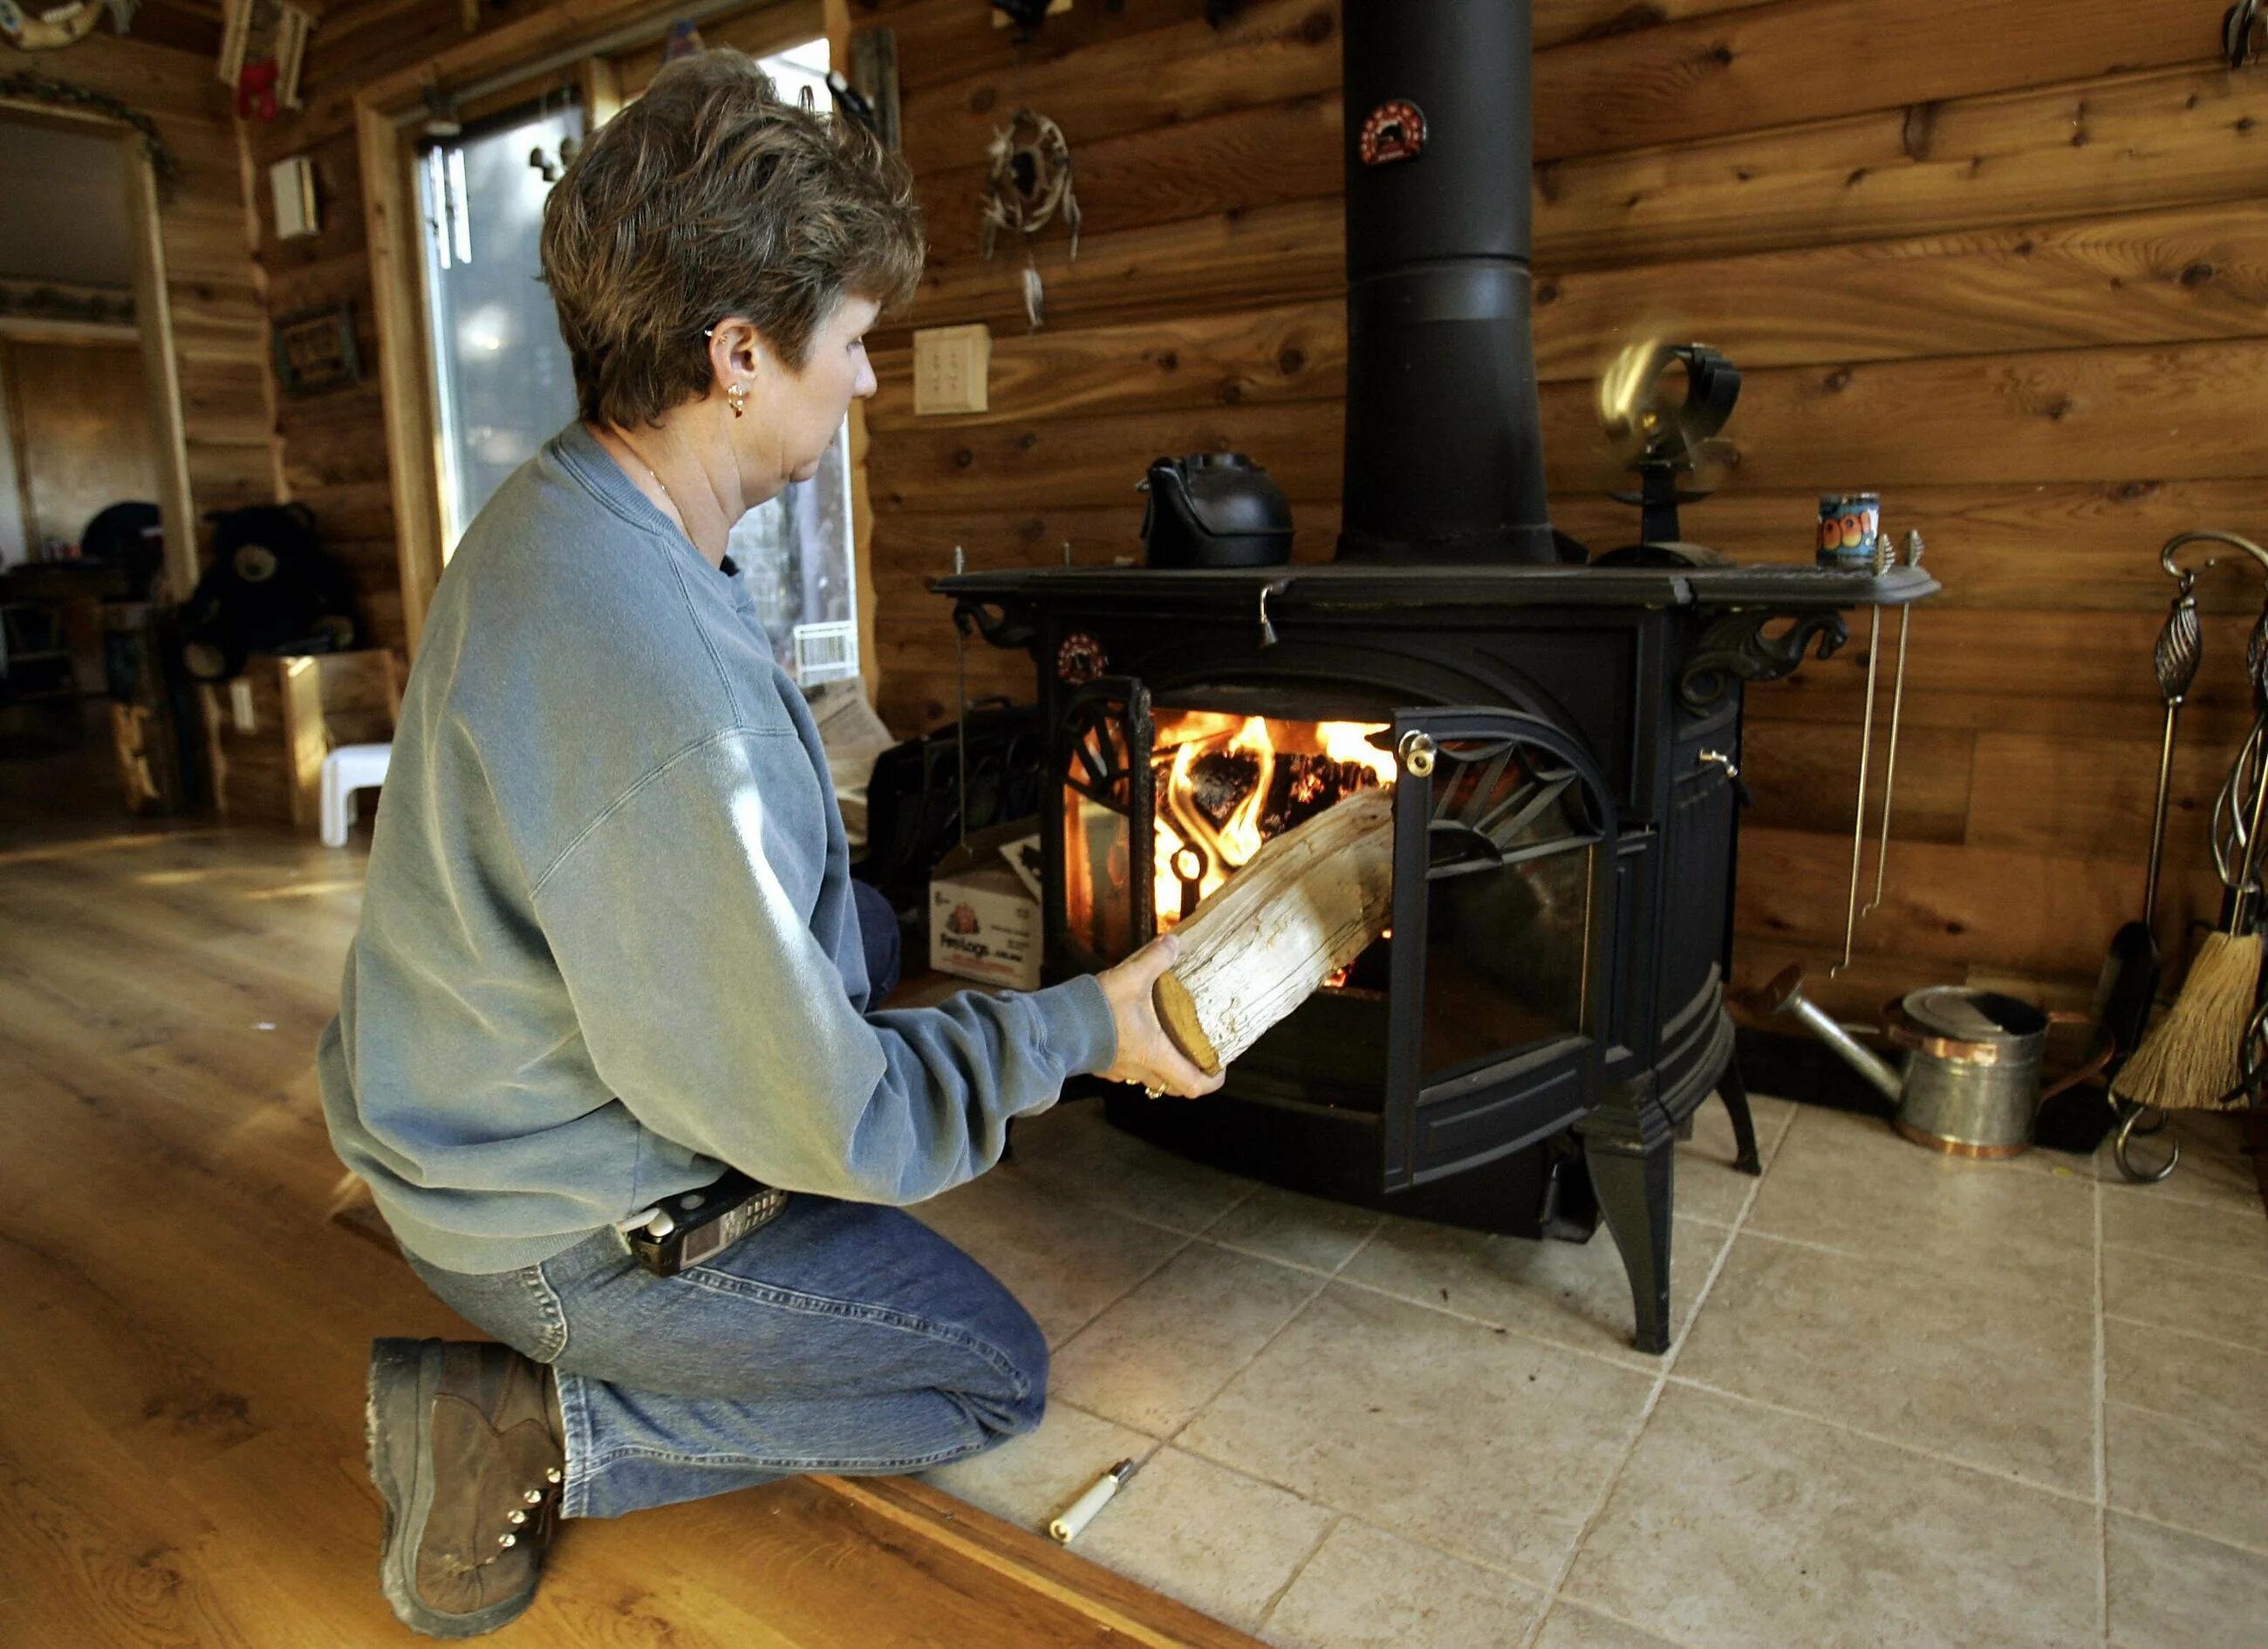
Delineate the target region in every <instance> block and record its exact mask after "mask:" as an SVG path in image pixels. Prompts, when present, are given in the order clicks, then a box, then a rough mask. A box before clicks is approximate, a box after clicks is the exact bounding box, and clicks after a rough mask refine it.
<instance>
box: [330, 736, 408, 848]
mask: <svg viewBox="0 0 2268 1649" xmlns="http://www.w3.org/2000/svg"><path fill="white" fill-rule="evenodd" d="M393 757H394V747H393V746H392V745H390V744H342V745H341V746H340V747H338V748H337V749H335V750H334V751H332V752H331V753H330V755H327V756H325V757H324V758H323V841H324V843H326V844H327V845H328V846H331V847H335V848H342V847H344V846H345V845H346V844H347V831H348V829H349V828H351V827H352V825H353V824H354V821H355V792H356V791H358V790H369V789H371V788H372V786H374V785H379V784H385V783H386V769H387V763H388V762H391V761H392V760H393Z"/></svg>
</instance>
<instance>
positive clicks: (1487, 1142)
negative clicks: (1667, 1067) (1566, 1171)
mask: <svg viewBox="0 0 2268 1649" xmlns="http://www.w3.org/2000/svg"><path fill="white" fill-rule="evenodd" d="M1388 737H1390V739H1391V740H1392V743H1391V746H1390V747H1391V748H1392V749H1393V751H1394V752H1395V757H1396V760H1397V762H1398V763H1399V766H1400V769H1401V776H1400V778H1399V780H1398V782H1397V784H1396V786H1395V822H1394V836H1395V840H1394V936H1393V953H1392V965H1391V975H1390V977H1391V990H1390V997H1391V1007H1390V1012H1391V1014H1392V1017H1393V1027H1394V1030H1393V1043H1392V1048H1393V1052H1392V1056H1391V1058H1390V1062H1389V1064H1388V1088H1387V1093H1386V1107H1385V1112H1384V1116H1383V1122H1384V1127H1383V1129H1382V1130H1381V1132H1382V1137H1383V1144H1384V1152H1385V1161H1384V1170H1385V1189H1388V1190H1396V1189H1402V1188H1403V1187H1407V1186H1412V1185H1421V1184H1424V1183H1425V1182H1427V1181H1429V1180H1432V1179H1437V1178H1440V1177H1441V1176H1442V1175H1445V1174H1456V1173H1460V1172H1462V1171H1463V1170H1465V1169H1468V1168H1471V1167H1476V1166H1477V1165H1478V1164H1481V1163H1484V1162H1486V1161H1489V1160H1490V1159H1492V1158H1496V1157H1499V1156H1501V1155H1503V1154H1504V1153H1505V1152H1509V1151H1514V1150H1517V1149H1518V1148H1519V1147H1521V1145H1527V1144H1528V1143H1529V1142H1530V1141H1532V1140H1535V1139H1537V1138H1540V1137H1543V1136H1545V1135H1548V1134H1551V1133H1555V1132H1557V1131H1558V1130H1561V1129H1564V1128H1565V1127H1566V1126H1567V1125H1568V1124H1570V1123H1572V1122H1573V1121H1575V1120H1576V1119H1577V1118H1578V1117H1580V1116H1581V1115H1583V1114H1584V1113H1585V1112H1586V1111H1587V1110H1589V1109H1590V1108H1592V1107H1594V1106H1595V1105H1596V1104H1597V1103H1598V1100H1599V1095H1600V1093H1601V1072H1602V1065H1603V1059H1604V1051H1603V1050H1604V1048H1605V1046H1606V1045H1607V1043H1608V1042H1609V1041H1610V1038H1609V1036H1608V1035H1607V1034H1606V1033H1607V1030H1608V1029H1609V1027H1606V1026H1604V1025H1603V1024H1602V1022H1601V1021H1602V1019H1603V1018H1604V1016H1605V1012H1606V1004H1607V1002H1608V991H1609V981H1610V980H1611V978H1612V965H1613V957H1612V955H1611V952H1612V949H1613V946H1614V937H1613V936H1614V934H1615V931H1616V929H1615V923H1614V911H1613V901H1614V858H1615V851H1614V843H1615V839H1616V834H1615V833H1616V826H1615V807H1614V799H1613V796H1612V793H1611V792H1610V791H1609V789H1608V788H1607V785H1606V783H1605V781H1604V780H1603V779H1602V777H1600V775H1599V772H1598V769H1597V768H1596V767H1595V766H1594V765H1593V763H1592V762H1591V760H1590V758H1589V756H1588V755H1586V754H1585V752H1584V751H1583V749H1582V748H1581V747H1580V745H1579V744H1577V742H1576V741H1575V740H1572V738H1570V737H1569V736H1568V735H1567V734H1565V732H1561V731H1560V730H1559V729H1557V727H1554V726H1552V725H1550V723H1548V722H1544V721H1540V720H1538V719H1536V718H1534V717H1532V716H1527V715H1522V714H1521V713H1519V712H1517V711H1514V710H1490V709H1440V710H1401V711H1397V712H1396V713H1395V718H1394V725H1393V728H1392V731H1391V732H1390V734H1389V735H1388Z"/></svg>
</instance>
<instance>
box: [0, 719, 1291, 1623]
mask: <svg viewBox="0 0 2268 1649" xmlns="http://www.w3.org/2000/svg"><path fill="white" fill-rule="evenodd" d="M105 755H106V756H107V753H105ZM362 864H363V858H362V852H361V850H360V848H359V847H357V848H355V849H350V850H345V851H342V852H331V851H328V850H324V849H322V848H321V847H320V846H318V845H316V844H314V843H303V842H300V841H298V840H295V839H292V838H289V837H284V836H276V835H273V834H269V833H265V832H254V831H233V832H232V831H227V830H222V829H218V828H212V827H210V826H195V825H192V826H176V827H172V828H151V827H148V826H144V825H140V824H136V823H135V822H133V821H129V820H127V819H126V818H125V816H124V815H123V814H122V813H119V812H118V811H117V808H116V803H115V799H114V793H113V792H112V791H110V789H109V788H108V785H107V774H106V773H104V771H103V770H102V769H101V768H100V767H99V766H97V765H94V764H93V762H92V758H91V757H89V756H85V755H82V756H81V757H79V758H77V759H70V758H64V759H50V760H48V761H44V762H23V761H9V762H0V1141H4V1142H5V1143H4V1145H0V1300H4V1301H5V1305H4V1307H0V1378H4V1380H5V1392H6V1397H5V1401H4V1402H0V1645H6V1649H48V1646H49V1645H55V1646H56V1649H63V1646H65V1645H69V1646H70V1649H81V1646H88V1649H92V1646H93V1645H158V1644H168V1645H189V1644H195V1645H225V1646H232V1649H233V1646H237V1645H290V1646H291V1649H315V1646H317V1645H361V1644H387V1643H399V1642H403V1641H408V1640H409V1637H408V1634H407V1633H406V1632H404V1631H402V1630H401V1628H400V1627H398V1626H397V1625H395V1623H394V1620H393V1618H392V1616H390V1615H389V1614H388V1613H387V1609H386V1606H385V1604H384V1603H383V1601H381V1600H380V1598H379V1591H378V1586H377V1584H376V1551H377V1540H378V1528H379V1508H378V1500H377V1496H376V1494H375V1492H374V1491H372V1488H371V1486H370V1484H369V1482H368V1480H367V1478H366V1477H365V1472H364V1465H363V1438H362V1380H363V1369H364V1362H365V1355H366V1352H367V1350H368V1345H369V1342H370V1340H371V1339H372V1336H376V1335H381V1334H409V1335H417V1334H441V1335H449V1334H469V1332H470V1331H469V1330H468V1329H466V1328H465V1327H464V1325H463V1324H461V1323H460V1322H459V1321H457V1320H456V1319H455V1318H454V1317H453V1315H452V1314H451V1313H450V1312H449V1311H447V1310H446V1308H445V1307H442V1306H440V1305H439V1304H438V1303H437V1302H435V1301H434V1300H433V1299H431V1297H430V1296H428V1295H427V1294H426V1293H425V1292H424V1291H423V1288H422V1287H421V1286H420V1285H418V1283H417V1282H416V1279H415V1278H414V1277H412V1276H411V1275H410V1274H409V1271H408V1270H406V1269H405V1268H404V1267H403V1266H402V1265H401V1263H400V1262H399V1261H398V1260H397V1259H395V1258H394V1256H393V1255H389V1254H387V1253H386V1252H383V1251H382V1250H381V1249H380V1248H378V1247H376V1246H374V1245H372V1243H370V1242H368V1241H365V1240H360V1239H358V1238H357V1237H355V1236H354V1235H352V1234H350V1233H348V1232H347V1231H345V1230H344V1229H342V1227H341V1226H337V1225H335V1224H333V1223H331V1222H329V1221H328V1220H327V1219H326V1218H325V1217H324V1216H325V1211H326V1208H327V1207H328V1204H329V1202H330V1199H331V1196H332V1194H333V1190H334V1188H335V1185H336V1184H337V1182H338V1178H339V1168H338V1165H337V1163H336V1161H335V1159H334V1158H333V1157H332V1155H331V1152H330V1147H329V1144H328V1139H327V1138H326V1137H325V1134H324V1130H323V1125H322V1121H321V1116H320V1109H319V1108H318V1105H317V1102H316V1097H315V1089H314V1079H313V1070H312V1056H313V1048H314V1044H315V1039H316V1036H317V1034H318V1033H319V1032H320V1029H321V1027H322V1025H323V1023H324V1021H325V1020H327V1019H328V1017H329V1015H330V1014H331V1012H333V1010H334V1008H335V1005H336V1002H337V991H338V974H339V965H340V961H341V960H342V956H343V954H344V952H345V947H346V944H347V941H348V939H349V937H350V934H351V932H352V931H353V926H354V922H355V917H356V911H357V905H358V903H359V901H360V897H361V882H362V877H361V872H362ZM503 1638H504V1641H507V1642H512V1641H517V1642H520V1643H528V1644H541V1645H547V1646H548V1645H608V1649H623V1646H625V1645H649V1644H650V1645H672V1649H698V1646H700V1645H733V1646H734V1649H804V1646H806V1645H808V1646H810V1649H821V1646H826V1649H836V1646H840V1649H851V1646H853V1645H856V1646H857V1649H873V1646H875V1645H938V1646H939V1649H945V1646H946V1645H951V1646H952V1649H974V1646H976V1645H1004V1646H1006V1649H1017V1646H1020V1645H1033V1646H1035V1649H1037V1646H1038V1645H1048V1646H1049V1649H1056V1646H1057V1645H1088V1644H1093V1645H1101V1644H1104V1643H1106V1642H1107V1643H1110V1644H1114V1645H1123V1644H1143V1645H1160V1646H1162V1645H1182V1644H1190V1645H1223V1646H1226V1645H1242V1644H1248V1643H1250V1642H1252V1641H1253V1640H1251V1639H1248V1638H1244V1637H1242V1636H1241V1634H1238V1633H1235V1632H1232V1631H1228V1630H1226V1628H1223V1627H1220V1626H1218V1625H1216V1624H1215V1623H1211V1622H1210V1621H1207V1620H1205V1619H1204V1618H1203V1617H1202V1616H1197V1615H1195V1614H1193V1613H1191V1612H1190V1611H1189V1610H1187V1609H1182V1607H1181V1606H1179V1605H1177V1604H1174V1603H1171V1602H1168V1601H1166V1600H1163V1599H1160V1598H1158V1597H1156V1596H1155V1595H1154V1594H1150V1593H1147V1592H1145V1591H1142V1590H1141V1589H1139V1588H1138V1587H1136V1586H1132V1585H1130V1583H1128V1582H1126V1581H1123V1580H1121V1579H1117V1578H1116V1577H1115V1576H1112V1575H1110V1574H1108V1573H1107V1572H1104V1571H1102V1570H1101V1569H1099V1568H1096V1567H1095V1566H1094V1565H1093V1564H1088V1563H1086V1562H1085V1561H1084V1560H1083V1559H1081V1558H1079V1557H1076V1556H1073V1555H1071V1554H1069V1553H1066V1552H1064V1551H1061V1550H1058V1549H1057V1548H1055V1547H1054V1546H1052V1545H1051V1544H1050V1543H1049V1542H1046V1541H1045V1540H1044V1539H1042V1538H1040V1537H1037V1536H1035V1535H1029V1534H1027V1533H1025V1532H1024V1531H1021V1530H1019V1529H1016V1528H1011V1527H1010V1526H1008V1525H1006V1524H1005V1523H1000V1522H998V1521H997V1520H994V1519H991V1518H990V1517H988V1516H986V1515H985V1514H983V1513H979V1512H976V1511H974V1510H972V1509H970V1508H967V1507H963V1506H961V1505H958V1504H957V1503H955V1502H954V1501H951V1500H949V1499H947V1498H945V1497H944V1496H942V1495H941V1494H939V1493H938V1492H937V1491H933V1490H931V1489H928V1488H925V1487H924V1486H923V1485H920V1484H917V1483H905V1482H902V1481H899V1480H880V1481H868V1482H865V1483H845V1482H838V1481H835V1480H829V1479H823V1478H822V1479H806V1480H803V1481H800V1482H796V1483H784V1484H780V1485H777V1486H775V1487H773V1488H770V1489H766V1490H760V1491H749V1492H747V1493H743V1494H738V1495H733V1496H728V1497H725V1498H720V1499H717V1500H712V1501H708V1502H704V1503H701V1504H698V1505H688V1506H679V1507H671V1508H667V1509H665V1510H662V1511H657V1512H651V1513H642V1514H640V1515H638V1516H636V1517H631V1518H627V1519H623V1520H619V1521H614V1522H573V1523H570V1524H568V1525H567V1526H566V1528H564V1530H563V1534H562V1535H561V1537H560V1541H559V1544H558V1546H557V1548H556V1550H555V1553H554V1560H553V1567H552V1570H551V1572H550V1574H549V1576H548V1577H547V1579H546V1580H545V1583H544V1587H543V1591H542V1594H541V1597H540V1598H539V1600H538V1601H537V1602H536V1604H535V1606H534V1609H532V1610H531V1611H530V1612H529V1613H528V1615H527V1616H525V1617H524V1618H523V1620H522V1621H521V1622H520V1623H518V1624H517V1625H515V1626H513V1627H512V1628H509V1629H507V1631H506V1632H505V1633H504V1634H503Z"/></svg>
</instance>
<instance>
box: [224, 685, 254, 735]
mask: <svg viewBox="0 0 2268 1649" xmlns="http://www.w3.org/2000/svg"><path fill="white" fill-rule="evenodd" d="M228 709H229V714H230V716H231V717H232V718H233V719H234V720H235V722H236V730H237V732H259V731H260V718H259V717H258V716H256V715H254V713H253V710H252V683H251V682H249V681H246V680H245V679H244V678H243V677H242V676H238V677H237V678H236V679H235V680H233V681H231V682H230V683H229V684H228Z"/></svg>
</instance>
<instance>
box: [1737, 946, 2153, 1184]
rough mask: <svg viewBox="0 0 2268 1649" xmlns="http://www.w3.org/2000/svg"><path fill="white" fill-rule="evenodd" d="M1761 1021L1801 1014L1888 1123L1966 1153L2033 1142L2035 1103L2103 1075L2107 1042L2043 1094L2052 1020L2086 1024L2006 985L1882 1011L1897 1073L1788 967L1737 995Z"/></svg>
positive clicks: (1928, 993) (2014, 1149) (1902, 1001)
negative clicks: (1898, 1060) (1876, 1099)
mask: <svg viewBox="0 0 2268 1649" xmlns="http://www.w3.org/2000/svg"><path fill="white" fill-rule="evenodd" d="M1741 1002H1742V1005H1743V1006H1744V1007H1746V1008H1747V1009H1748V1010H1749V1012H1752V1013H1754V1014H1756V1016H1757V1017H1758V1018H1760V1019H1761V1018H1769V1017H1771V1015H1773V1014H1778V1013H1786V1014H1790V1015H1793V1017H1794V1018H1796V1019H1797V1020H1800V1021H1802V1023H1803V1025H1804V1026H1805V1027H1806V1028H1808V1029H1809V1030H1810V1031H1812V1032H1813V1033H1814V1034H1816V1035H1817V1036H1818V1038H1819V1040H1820V1041H1822V1042H1825V1043H1826V1044H1827V1045H1828V1046H1829V1047H1830V1048H1831V1049H1834V1050H1835V1051H1836V1052H1837V1054H1840V1055H1841V1056H1843V1061H1844V1063H1845V1064H1847V1065H1849V1066H1850V1067H1851V1068H1852V1070H1853V1071H1857V1072H1858V1073H1859V1075H1860V1076H1862V1077H1864V1078H1866V1079H1867V1081H1868V1082H1869V1083H1870V1084H1872V1085H1873V1086H1874V1087H1875V1088H1876V1089H1878V1090H1880V1092H1881V1094H1882V1095H1883V1097H1884V1098H1886V1099H1888V1100H1889V1101H1890V1103H1891V1104H1892V1106H1894V1107H1895V1108H1896V1109H1895V1110H1894V1111H1893V1113H1892V1115H1891V1118H1890V1125H1891V1126H1892V1127H1894V1128H1896V1130H1898V1132H1899V1133H1901V1134H1903V1135H1904V1136H1905V1137H1907V1138H1908V1139H1911V1140H1912V1141H1913V1142H1914V1143H1915V1144H1916V1145H1927V1146H1929V1147H1930V1148H1931V1149H1932V1150H1933V1151H1943V1152H1949V1153H1951V1154H1953V1155H1955V1156H1963V1157H2013V1156H2016V1155H2019V1154H2020V1153H2021V1152H2026V1151H2029V1150H2030V1149H2031V1144H2032V1119H2033V1117H2034V1115H2036V1114H2037V1112H2038V1110H2039V1108H2040V1106H2041V1104H2042V1103H2043V1101H2047V1100H2051V1099H2053V1098H2054V1097H2055V1096H2056V1095H2057V1094H2058V1093H2062V1092H2063V1091H2064V1090H2065V1089H2066V1088H2070V1087H2074V1086H2078V1085H2079V1084H2080V1083H2082V1082H2086V1081H2089V1080H2099V1079H2100V1078H2101V1077H2102V1071H2103V1070H2104V1068H2105V1067H2106V1066H2107V1065H2108V1064H2110V1059H2111V1052H2110V1050H2109V1049H2104V1050H2103V1051H2102V1052H2100V1053H2098V1054H2097V1055H2096V1056H2095V1057H2094V1058H2093V1059H2091V1060H2089V1061H2088V1062H2087V1063H2086V1064H2083V1065H2081V1066H2080V1068H2079V1069H2078V1070H2076V1071H2070V1072H2068V1073H2067V1074H2066V1075H2065V1076H2063V1077H2061V1078H2058V1080H2057V1081H2056V1083H2055V1085H2054V1086H2052V1087H2051V1088H2049V1089H2048V1090H2047V1092H2046V1093H2042V1092H2041V1091H2040V1062H2041V1057H2042V1055H2043V1053H2044V1052H2045V1050H2046V1047H2047V1039H2048V1027H2050V1026H2051V1025H2087V1024H2091V1023H2093V1021H2092V1020H2090V1019H2089V1018H2088V1016H2087V1015H2086V1014H2084V1013H2066V1012H2049V1011H2048V1010H2047V1009H2045V1008H2041V1007H2037V1006H2035V1005H2033V1004H2031V1003H2029V1002H2027V1001H2025V1000H2024V999H2023V998H2022V997H2012V996H2009V995H2007V993H2006V992H2004V991H1999V990H1977V989H1975V988H1973V987H1971V986H1968V985H1929V986H1926V987H1925V988H1923V989H1922V990H1910V991H1908V992H1907V993H1906V994H1905V995H1904V996H1903V997H1899V998H1897V999H1896V1001H1894V1002H1891V1003H1889V1004H1887V1005H1885V1006H1884V1008H1883V1011H1882V1025H1881V1035H1882V1037H1883V1039H1884V1040H1885V1041H1887V1042H1889V1044H1890V1045H1891V1046H1892V1047H1893V1048H1896V1049H1901V1050H1903V1051H1904V1054H1905V1056H1906V1058H1905V1068H1904V1070H1903V1071H1901V1070H1899V1069H1898V1068H1896V1066H1893V1065H1892V1064H1889V1062H1888V1061H1887V1060H1885V1059H1883V1058H1882V1057H1881V1056H1880V1055H1878V1054H1876V1053H1875V1052H1874V1049H1871V1048H1868V1047H1867V1045H1866V1044H1865V1043H1864V1042H1860V1041H1859V1039H1858V1038H1857V1037H1855V1036H1853V1035H1852V1034H1851V1033H1850V1032H1849V1031H1848V1030H1846V1029H1845V1028H1844V1027H1843V1026H1842V1025H1841V1024H1839V1023H1838V1022H1837V1020H1836V1019H1835V1017H1834V1016H1833V1015H1832V1014H1830V1013H1829V1012H1827V1011H1826V1010H1825V1009H1824V1008H1822V1007H1821V1006H1820V1005H1818V1004H1817V1003H1815V1002H1814V1001H1812V1000H1811V998H1810V997H1807V996H1806V995H1804V993H1803V969H1802V968H1800V966H1795V965H1793V964H1791V965H1790V966H1788V967H1786V968H1782V969H1781V970H1780V971H1779V973H1778V974H1777V975H1774V976H1773V978H1772V980H1771V983H1769V984H1767V985H1765V986H1764V988H1763V989H1762V990H1752V991H1746V992H1743V993H1742V995H1741Z"/></svg>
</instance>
